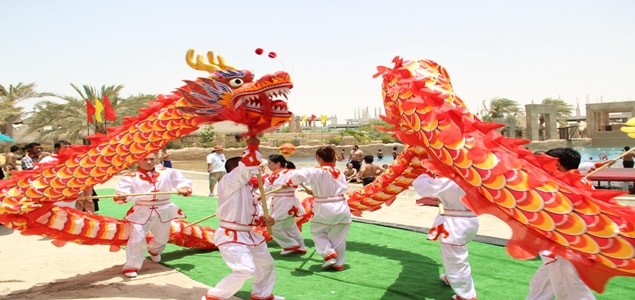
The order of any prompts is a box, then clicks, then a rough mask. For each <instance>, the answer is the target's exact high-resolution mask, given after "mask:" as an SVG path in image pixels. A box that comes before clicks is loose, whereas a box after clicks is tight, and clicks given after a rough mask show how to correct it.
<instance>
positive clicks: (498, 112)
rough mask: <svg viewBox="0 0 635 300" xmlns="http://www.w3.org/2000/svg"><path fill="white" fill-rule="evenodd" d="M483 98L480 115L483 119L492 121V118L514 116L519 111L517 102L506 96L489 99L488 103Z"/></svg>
mask: <svg viewBox="0 0 635 300" xmlns="http://www.w3.org/2000/svg"><path fill="white" fill-rule="evenodd" d="M485 101H486V100H483V107H482V108H481V111H480V113H479V114H480V115H481V118H482V119H483V120H484V121H492V120H493V119H500V118H509V117H515V115H517V114H518V113H521V112H522V110H521V109H520V107H519V105H518V102H516V101H514V100H511V99H507V98H498V97H496V98H493V99H491V100H490V101H489V105H487V103H485Z"/></svg>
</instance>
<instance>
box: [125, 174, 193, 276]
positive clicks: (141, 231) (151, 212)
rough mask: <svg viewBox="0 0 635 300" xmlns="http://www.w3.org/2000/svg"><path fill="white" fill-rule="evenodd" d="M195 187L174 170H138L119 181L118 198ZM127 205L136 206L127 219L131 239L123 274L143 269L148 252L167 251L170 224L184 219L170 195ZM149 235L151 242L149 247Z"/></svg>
mask: <svg viewBox="0 0 635 300" xmlns="http://www.w3.org/2000/svg"><path fill="white" fill-rule="evenodd" d="M184 187H190V188H191V187H192V181H191V180H189V179H187V178H185V177H184V176H183V174H182V173H181V172H180V171H178V170H175V169H172V168H166V167H163V166H160V167H159V166H157V167H156V168H155V169H154V170H153V171H145V170H142V169H137V170H136V171H134V172H130V173H128V174H125V175H123V176H122V177H121V180H119V183H118V184H117V187H116V188H115V192H116V193H117V194H139V193H150V192H171V191H174V190H175V189H180V188H184ZM126 201H129V202H130V201H132V202H134V205H133V206H132V207H131V208H130V209H129V210H128V213H127V214H126V217H125V219H126V220H127V221H129V222H130V237H129V238H128V243H127V245H126V263H125V264H124V265H123V268H122V270H123V272H124V273H125V272H130V271H135V272H136V271H138V270H139V269H141V265H142V264H143V259H144V256H145V252H146V250H147V251H148V253H150V255H152V256H157V255H159V254H161V252H163V249H165V244H166V243H167V242H168V239H169V237H170V221H172V220H173V219H177V218H185V215H184V214H183V212H182V211H181V209H179V207H178V206H176V204H174V203H172V202H171V201H170V195H145V196H130V197H127V199H126ZM148 231H150V232H151V233H152V236H153V238H152V240H151V241H150V243H149V244H147V245H146V236H147V234H148Z"/></svg>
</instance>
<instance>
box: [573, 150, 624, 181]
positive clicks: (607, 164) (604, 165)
mask: <svg viewBox="0 0 635 300" xmlns="http://www.w3.org/2000/svg"><path fill="white" fill-rule="evenodd" d="M633 151H635V148H633V149H630V150H628V151H624V152H623V153H622V154H620V155H619V156H618V157H616V158H614V159H611V160H612V161H613V163H609V162H610V161H611V160H609V161H607V162H606V163H605V164H603V165H601V166H600V167H599V168H597V169H595V170H593V171H591V172H589V173H587V174H586V175H584V178H588V177H589V176H591V175H593V174H595V173H597V172H599V171H600V170H602V169H604V168H606V167H608V166H611V165H613V164H614V163H615V161H616V160H618V159H620V158H622V157H624V156H626V155H627V154H629V153H631V152H633Z"/></svg>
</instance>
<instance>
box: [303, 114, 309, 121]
mask: <svg viewBox="0 0 635 300" xmlns="http://www.w3.org/2000/svg"><path fill="white" fill-rule="evenodd" d="M308 118H309V116H307V115H304V116H302V123H306V120H307V119H308Z"/></svg>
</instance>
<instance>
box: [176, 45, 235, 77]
mask: <svg viewBox="0 0 635 300" xmlns="http://www.w3.org/2000/svg"><path fill="white" fill-rule="evenodd" d="M217 59H218V62H217V61H216V58H214V52H212V51H208V52H207V61H205V60H204V58H203V56H202V55H200V54H199V55H197V56H196V61H194V49H189V50H187V54H186V55H185V61H186V62H187V64H188V65H189V66H190V67H191V68H192V69H194V70H199V71H207V72H210V73H213V72H216V71H221V70H236V68H235V67H233V66H231V65H228V64H227V63H225V59H224V58H223V57H222V56H220V55H217Z"/></svg>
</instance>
